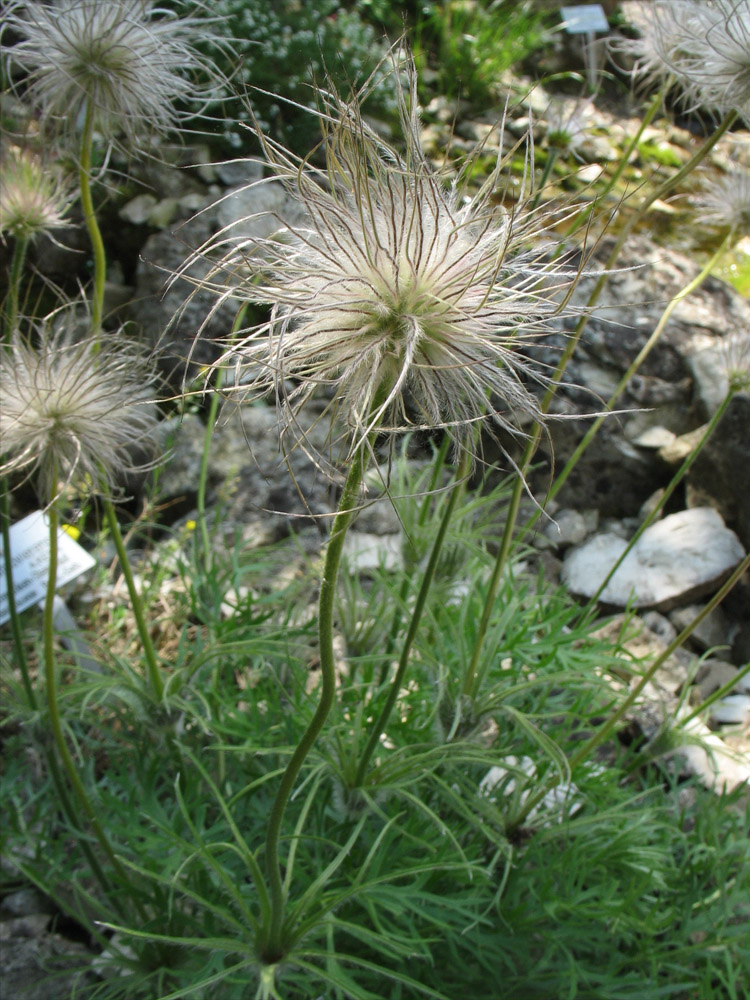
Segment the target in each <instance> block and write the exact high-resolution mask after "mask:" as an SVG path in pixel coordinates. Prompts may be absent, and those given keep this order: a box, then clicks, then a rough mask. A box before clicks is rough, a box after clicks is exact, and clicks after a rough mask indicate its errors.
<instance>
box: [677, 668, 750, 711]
mask: <svg viewBox="0 0 750 1000" xmlns="http://www.w3.org/2000/svg"><path fill="white" fill-rule="evenodd" d="M748 674H750V662H748V663H746V664H745V666H744V667H741V668H740V669H739V670H738V671H737V673H736V674H735V675H734V677H732V679H731V680H728V681H727V682H726V684H722V685H721V687H719V688H717V689H716V690H715V691H714V692H713V694H710V695H709V696H708V698H706V699H705V700H704V701H702V702H701V703H700V705H696V706H695V708H694V709H693V711H692V712H690V713H688V715H686V716H684V717H682V718H681V719H680V725H681V726H684V725H685V724H686V723H688V722H691V721H692V720H693V719H694V718H695V717H696V716H697V715H702V714H703V713H704V712H705V711H706V709H707V708H710V707H711V705H713V704H714V703H715V702H717V701H721V699H722V698H723V697H725V695H728V694H731V693H732V691H734V690H735V689H736V687H737V684H738V683H739V682H740V681H741V680H742V678H743V677H747V675H748Z"/></svg>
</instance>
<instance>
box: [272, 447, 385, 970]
mask: <svg viewBox="0 0 750 1000" xmlns="http://www.w3.org/2000/svg"><path fill="white" fill-rule="evenodd" d="M369 443H370V442H369V441H368V442H367V443H366V444H365V446H364V448H362V449H361V451H359V452H358V453H356V454H355V455H354V456H353V458H352V460H351V464H350V466H349V471H348V473H347V477H346V482H345V484H344V490H343V492H342V494H341V500H340V502H339V506H338V511H337V513H336V516H335V518H334V520H333V527H332V528H331V536H330V538H329V540H328V546H327V548H326V557H325V565H324V568H323V577H322V580H321V584H320V599H319V614H318V637H319V643H320V671H321V680H322V687H321V692H320V702H319V703H318V707H317V709H316V710H315V714H314V715H313V717H312V719H311V721H310V724H309V725H308V727H307V729H306V730H305V732H304V733H303V735H302V738H301V740H300V741H299V743H298V744H297V747H296V748H295V750H294V753H293V754H292V756H291V758H290V760H289V763H288V764H287V766H286V770H285V771H284V774H283V775H282V778H281V784H280V785H279V789H278V791H277V793H276V798H275V800H274V803H273V807H272V808H271V814H270V817H269V820H268V828H267V831H266V858H265V865H266V874H267V876H268V882H269V888H270V896H271V918H270V927H269V929H268V934H267V938H266V941H265V942H264V949H263V950H264V952H265V956H264V957H265V960H266V961H267V962H273V961H274V960H277V959H279V958H280V957H281V956H282V954H283V941H282V923H283V917H284V890H283V886H282V878H281V870H280V866H279V836H280V834H281V825H282V822H283V819H284V812H285V810H286V806H287V802H288V801H289V796H290V795H291V792H292V788H293V787H294V783H295V781H296V780H297V776H298V774H299V772H300V769H301V768H302V765H303V763H304V761H305V758H306V757H307V755H308V753H309V752H310V750H311V749H312V747H313V744H314V743H315V741H316V739H317V738H318V736H319V735H320V732H321V730H322V728H323V725H324V723H325V721H326V718H327V717H328V713H329V712H330V710H331V707H332V705H333V701H334V696H335V693H336V672H335V661H334V655H333V611H334V604H335V597H336V581H337V579H338V572H339V566H340V564H341V553H342V550H343V546H344V539H345V538H346V532H347V530H348V528H349V525H350V524H351V522H352V519H353V517H354V515H355V514H356V512H357V500H358V498H359V490H360V486H361V484H362V477H363V475H364V472H365V466H366V464H367V456H368V450H367V449H368V445H369Z"/></svg>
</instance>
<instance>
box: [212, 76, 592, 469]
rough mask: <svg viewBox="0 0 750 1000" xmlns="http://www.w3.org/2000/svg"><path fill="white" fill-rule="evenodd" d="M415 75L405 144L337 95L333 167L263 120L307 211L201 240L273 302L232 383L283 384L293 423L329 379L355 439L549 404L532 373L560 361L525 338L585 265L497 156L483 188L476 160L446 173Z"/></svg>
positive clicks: (539, 377)
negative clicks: (274, 225)
mask: <svg viewBox="0 0 750 1000" xmlns="http://www.w3.org/2000/svg"><path fill="white" fill-rule="evenodd" d="M407 75H408V76H409V78H410V88H409V95H408V99H407V98H406V97H404V98H403V99H402V107H401V110H402V124H403V129H404V136H403V138H404V147H403V149H402V150H400V149H396V148H395V147H394V146H392V145H391V144H390V143H388V142H386V141H385V140H383V139H382V138H381V137H380V136H379V135H378V134H377V133H376V132H375V131H374V130H373V129H372V128H370V127H369V126H368V125H367V123H366V122H365V121H364V119H363V118H362V115H361V113H360V104H359V102H358V101H357V100H353V101H351V102H347V101H344V100H342V99H341V98H339V97H338V96H337V95H335V94H329V95H326V96H325V98H324V100H325V105H324V106H323V108H322V109H321V111H320V112H319V115H320V121H321V125H322V127H323V130H324V138H323V141H322V143H321V147H320V149H319V150H318V151H317V155H320V154H322V155H323V156H324V165H323V166H322V167H320V168H319V167H316V166H314V164H313V161H312V160H305V161H300V160H298V159H297V158H295V157H294V156H293V154H291V153H290V152H289V151H287V150H285V149H283V148H281V147H280V146H278V145H277V144H275V143H274V142H273V141H271V140H269V139H267V138H263V137H262V136H261V140H262V142H263V144H264V149H265V153H266V157H267V161H268V163H269V164H270V166H271V169H272V170H273V172H274V173H275V174H276V176H277V177H278V178H280V180H281V181H282V182H283V184H284V185H285V186H286V189H287V191H288V193H289V194H291V195H292V197H293V198H294V201H295V202H296V206H297V208H296V215H295V217H296V218H298V219H299V220H300V221H297V222H294V221H291V222H290V221H287V222H285V223H284V222H282V220H280V219H279V220H278V223H279V228H278V231H277V232H276V233H275V234H274V235H272V236H271V237H270V238H257V239H240V238H235V237H234V236H233V234H232V231H231V229H230V230H229V231H225V232H224V233H222V234H220V236H219V237H218V238H217V239H216V240H215V241H214V242H213V243H212V244H211V245H209V246H208V247H205V248H203V252H204V253H208V254H210V255H214V254H216V253H219V254H223V256H222V257H221V259H220V262H219V263H218V265H217V266H216V268H215V270H214V272H213V274H212V275H211V276H210V278H209V279H208V280H207V282H206V283H204V287H205V284H210V285H212V286H213V287H214V289H215V290H216V291H217V292H218V294H219V296H220V300H225V299H228V298H232V299H238V300H241V301H242V300H244V301H248V302H253V303H258V304H262V305H266V306H269V307H270V309H271V318H270V321H269V322H268V323H265V324H262V325H260V326H258V327H255V328H252V329H249V330H245V331H241V333H240V336H239V339H238V343H237V345H236V346H234V347H232V348H231V350H230V351H229V352H228V353H227V355H226V356H225V358H224V359H223V363H224V364H225V365H228V366H230V365H232V364H233V365H234V371H235V379H234V385H235V387H236V388H237V389H238V390H239V391H240V392H242V393H246V392H250V393H258V394H260V393H264V392H266V391H267V390H269V389H275V391H276V395H277V399H278V401H279V404H280V409H281V412H282V416H283V419H284V422H285V424H286V426H287V427H288V428H291V429H292V430H294V428H295V426H296V414H297V412H298V410H299V408H300V407H302V406H304V405H305V403H306V402H307V400H309V399H310V397H311V396H312V394H313V393H314V392H316V390H318V389H319V388H321V387H324V389H325V390H326V391H327V393H328V395H329V396H332V397H333V401H334V402H333V405H334V406H336V407H337V408H338V410H339V412H340V414H342V415H343V416H344V417H345V419H346V421H347V423H348V425H349V428H350V431H351V436H350V449H351V450H352V451H354V450H356V449H358V448H360V447H361V446H362V445H363V444H364V442H365V441H366V440H367V438H368V435H369V434H370V432H371V431H372V430H373V429H374V428H376V427H377V428H378V429H379V430H380V431H384V430H385V431H390V432H397V431H401V430H404V429H408V428H413V427H420V428H444V429H446V430H447V431H448V432H449V433H450V434H451V435H452V436H453V438H454V440H455V441H456V442H457V444H459V445H465V444H466V443H467V441H468V439H469V438H470V436H471V435H470V433H469V429H470V427H471V425H472V424H473V423H475V422H477V421H482V420H491V421H494V423H495V425H499V426H500V427H503V428H506V429H508V430H513V429H517V428H518V427H519V425H520V424H527V423H528V421H529V420H539V419H541V414H540V411H539V406H538V404H537V401H536V398H535V396H534V395H533V394H532V392H531V391H530V390H529V389H528V388H527V384H526V382H527V380H528V379H531V380H535V381H537V382H544V381H545V379H546V377H547V375H548V372H547V371H546V370H540V369H539V367H538V366H535V365H534V364H532V363H531V362H530V361H529V360H528V358H527V357H525V355H524V353H523V348H524V345H526V344H527V343H528V341H529V339H530V338H532V337H534V336H536V335H537V334H539V333H540V332H541V331H543V330H545V329H546V324H547V321H548V320H549V319H550V318H551V317H553V316H555V315H556V314H558V313H559V312H560V311H561V310H562V309H563V308H564V305H563V303H564V302H565V301H567V300H566V294H567V293H568V292H569V291H570V289H571V287H572V285H573V283H574V282H575V280H576V277H577V272H576V270H575V269H574V268H571V267H570V266H569V265H568V264H566V262H565V258H564V255H561V256H560V257H558V258H557V259H556V260H552V259H551V255H550V249H551V241H550V239H549V233H548V230H547V228H546V224H547V223H548V222H549V221H550V219H549V217H548V214H545V210H543V209H538V210H536V209H531V208H529V209H525V208H521V207H519V208H516V209H515V210H512V211H508V210H506V209H504V208H503V207H501V205H500V204H499V202H500V200H501V197H502V183H503V172H502V166H503V165H502V163H501V162H498V164H497V167H496V169H495V170H494V171H493V172H492V174H491V176H490V177H489V178H488V179H487V181H486V182H485V184H484V185H483V187H482V188H481V190H479V191H477V192H476V193H475V194H473V195H472V196H470V195H469V194H468V193H467V186H466V183H464V182H465V181H466V180H467V178H468V175H469V174H470V173H471V171H472V168H473V164H469V165H468V166H467V167H466V169H465V171H464V174H463V176H462V177H459V179H458V180H457V181H456V182H454V183H453V184H452V185H450V186H446V185H445V184H444V182H443V181H442V180H441V178H440V177H439V176H438V175H437V173H436V171H435V170H434V168H433V167H432V165H431V164H430V163H429V161H428V160H427V158H426V156H425V154H424V153H423V150H422V146H421V143H420V136H419V121H418V115H417V106H416V79H415V74H414V70H413V67H411V66H410V67H408V68H407ZM500 146H501V147H502V142H501V143H500ZM554 360H555V359H554V358H550V362H551V364H554ZM225 385H226V381H225Z"/></svg>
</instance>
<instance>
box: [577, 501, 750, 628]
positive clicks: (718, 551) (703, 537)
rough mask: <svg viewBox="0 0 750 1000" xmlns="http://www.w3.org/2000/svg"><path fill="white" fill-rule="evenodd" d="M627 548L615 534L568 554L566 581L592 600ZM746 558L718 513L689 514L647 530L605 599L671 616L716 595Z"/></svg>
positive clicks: (693, 511)
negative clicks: (677, 609)
mask: <svg viewBox="0 0 750 1000" xmlns="http://www.w3.org/2000/svg"><path fill="white" fill-rule="evenodd" d="M626 544H627V543H626V542H625V541H624V539H622V538H618V537H617V536H616V535H613V534H600V535H596V536H595V537H594V538H592V539H591V540H590V541H589V542H587V543H586V544H584V545H583V546H581V547H580V548H576V549H574V550H572V551H571V552H570V553H569V554H568V556H567V558H566V559H565V563H564V565H563V580H564V582H565V583H566V584H567V585H568V587H569V588H570V590H571V591H572V592H573V593H574V594H577V595H579V596H582V597H592V596H593V595H594V594H595V593H596V591H597V589H598V587H599V584H600V583H601V582H602V580H604V578H605V577H606V575H607V573H608V572H609V570H610V568H611V567H612V565H613V564H614V562H615V561H616V560H617V559H618V558H619V556H620V555H621V554H622V553H623V551H624V550H625V548H626ZM744 554H745V553H744V549H743V548H742V545H741V543H740V541H739V539H738V538H737V536H736V535H735V534H734V532H733V531H730V530H729V529H728V528H726V527H725V525H724V522H723V521H722V519H721V516H720V515H719V514H718V513H717V512H716V511H715V510H714V509H713V508H711V507H696V508H692V509H691V510H684V511H681V512H680V513H678V514H672V515H670V516H669V517H665V518H664V520H663V521H659V522H658V523H657V524H653V525H651V527H649V528H647V529H646V531H644V533H643V535H641V537H640V538H639V540H638V541H637V542H636V544H635V546H634V547H633V549H632V550H631V551H630V552H629V553H628V555H627V556H626V557H625V560H624V561H623V563H622V565H621V566H620V567H619V569H618V570H617V572H616V573H615V575H614V576H613V578H612V579H611V580H610V582H609V583H608V584H607V586H606V588H605V590H604V592H603V593H602V595H601V598H600V600H601V601H602V602H603V603H605V604H613V605H615V606H618V607H624V606H625V605H626V604H627V603H628V601H632V602H633V604H634V605H635V606H636V607H640V608H654V609H656V610H659V611H666V610H669V609H670V608H672V607H675V606H677V605H680V604H685V603H688V602H690V601H692V600H695V599H696V598H698V597H700V596H702V595H704V594H709V593H711V592H713V591H714V590H715V589H716V588H717V587H718V586H719V585H720V584H721V582H722V581H723V580H724V579H725V578H726V576H727V575H728V574H729V573H730V572H731V571H732V569H733V568H734V567H735V566H736V565H737V563H738V562H739V561H740V560H741V559H742V558H743V556H744Z"/></svg>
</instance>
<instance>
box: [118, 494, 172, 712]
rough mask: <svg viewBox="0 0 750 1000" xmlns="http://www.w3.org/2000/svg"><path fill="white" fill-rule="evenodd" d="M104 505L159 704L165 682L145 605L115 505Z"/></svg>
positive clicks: (149, 674)
mask: <svg viewBox="0 0 750 1000" xmlns="http://www.w3.org/2000/svg"><path fill="white" fill-rule="evenodd" d="M103 503H104V513H105V516H106V518H107V525H108V527H109V533H110V535H111V536H112V541H113V542H114V545H115V551H116V552H117V558H118V559H119V561H120V569H121V570H122V574H123V576H124V577H125V583H126V585H127V588H128V594H129V596H130V604H131V607H132V608H133V615H134V616H135V621H136V626H137V628H138V635H139V637H140V640H141V645H142V646H143V653H144V655H145V657H146V668H147V670H148V676H149V681H150V683H151V687H152V689H153V692H154V697H155V698H156V700H157V702H161V701H162V699H163V697H164V682H163V681H162V679H161V674H160V672H159V665H158V663H157V660H156V650H155V649H154V644H153V642H152V640H151V634H150V632H149V630H148V625H147V624H146V616H145V615H144V613H143V603H142V601H141V597H140V594H139V593H138V591H137V589H136V586H135V580H134V579H133V571H132V569H131V566H130V559H129V558H128V553H127V551H126V549H125V543H124V542H123V540H122V533H121V532H120V525H119V524H118V523H117V514H116V513H115V507H114V504H113V503H112V501H111V500H104V501H103Z"/></svg>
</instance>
